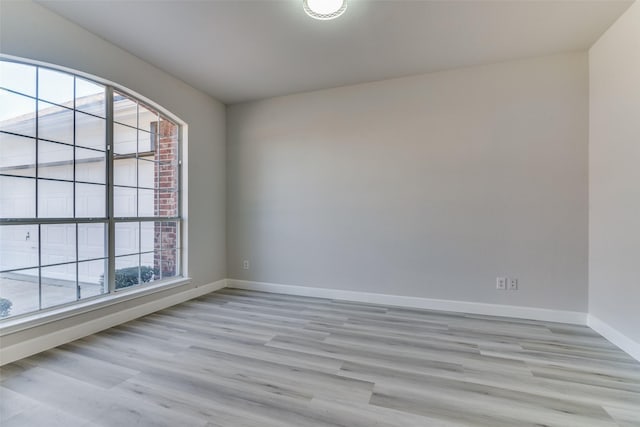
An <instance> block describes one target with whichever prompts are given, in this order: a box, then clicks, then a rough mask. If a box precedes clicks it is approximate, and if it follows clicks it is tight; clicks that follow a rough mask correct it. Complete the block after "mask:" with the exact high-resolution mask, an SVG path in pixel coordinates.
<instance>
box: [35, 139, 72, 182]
mask: <svg viewBox="0 0 640 427" xmlns="http://www.w3.org/2000/svg"><path fill="white" fill-rule="evenodd" d="M38 176H39V177H40V178H54V179H65V180H69V181H73V147H72V146H70V145H63V144H56V143H54V142H46V141H39V142H38Z"/></svg>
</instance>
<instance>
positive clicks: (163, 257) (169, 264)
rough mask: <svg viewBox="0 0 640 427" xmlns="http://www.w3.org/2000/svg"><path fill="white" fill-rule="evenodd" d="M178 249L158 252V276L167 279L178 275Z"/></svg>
mask: <svg viewBox="0 0 640 427" xmlns="http://www.w3.org/2000/svg"><path fill="white" fill-rule="evenodd" d="M179 253H180V252H179V250H178V249H171V250H166V251H162V252H160V262H159V264H160V277H161V278H163V279H167V278H170V277H176V276H177V275H178V271H179V270H178V268H179V267H178V266H179V261H180V258H179Z"/></svg>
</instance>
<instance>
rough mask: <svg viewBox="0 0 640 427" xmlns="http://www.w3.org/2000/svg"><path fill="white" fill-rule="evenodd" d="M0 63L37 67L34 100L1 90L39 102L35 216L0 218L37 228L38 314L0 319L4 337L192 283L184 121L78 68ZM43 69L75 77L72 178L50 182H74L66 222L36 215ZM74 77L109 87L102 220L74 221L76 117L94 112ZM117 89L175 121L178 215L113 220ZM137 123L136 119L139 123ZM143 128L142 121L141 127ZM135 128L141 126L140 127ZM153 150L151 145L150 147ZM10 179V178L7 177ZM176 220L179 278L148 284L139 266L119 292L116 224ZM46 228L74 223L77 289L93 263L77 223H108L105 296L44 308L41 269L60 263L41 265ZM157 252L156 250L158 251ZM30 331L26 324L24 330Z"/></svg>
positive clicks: (28, 62) (30, 62)
mask: <svg viewBox="0 0 640 427" xmlns="http://www.w3.org/2000/svg"><path fill="white" fill-rule="evenodd" d="M0 61H2V62H13V63H18V64H24V65H29V66H33V67H36V74H35V76H36V93H35V95H33V96H31V95H29V94H25V93H21V92H16V91H14V90H11V89H5V88H3V89H2V90H3V91H5V90H6V91H9V92H11V93H14V94H19V95H22V96H27V97H29V98H31V99H33V100H35V102H36V110H35V111H36V118H35V120H36V122H35V123H36V124H35V126H36V133H35V136H33V137H29V138H31V139H33V140H34V142H35V147H36V149H35V156H36V157H35V164H34V166H35V172H34V176H33V177H32V178H33V179H34V180H35V182H36V185H35V196H34V197H35V201H34V202H35V214H34V217H33V218H0V225H3V226H5V225H37V226H38V236H37V237H38V265H37V266H35V267H33V266H32V267H29V268H28V269H35V268H37V269H38V280H37V282H38V307H39V308H38V309H37V310H34V311H30V312H25V313H20V314H16V315H13V316H8V317H6V318H2V319H0V331H1V332H2V333H0V336H2V335H4V334H5V333H7V332H8V331H6V330H5V329H6V328H5V326H7V327H10V329H12V330H13V329H16V327H18V328H19V325H21V324H25V325H26V324H31V323H33V322H34V321H35V322H37V323H41V322H40V321H41V320H42V319H45V318H47V317H48V316H49V315H52V320H55V318H59V317H66V316H65V313H67V314H69V315H75V314H74V313H78V312H86V311H90V310H92V309H93V308H92V307H95V308H100V307H102V306H105V305H111V304H113V303H114V302H117V301H120V300H122V301H125V300H128V299H131V298H135V297H137V296H138V295H146V294H149V293H154V292H159V291H162V290H165V289H169V288H172V287H175V286H179V285H181V284H184V283H189V282H190V278H189V277H188V272H187V262H186V254H187V247H186V236H187V223H186V214H185V212H186V206H185V204H186V194H187V184H186V173H185V171H184V169H185V166H186V165H185V163H186V162H185V161H184V160H183V159H185V157H186V156H185V154H186V147H185V146H186V130H187V124H186V123H185V122H184V121H183V120H181V119H180V118H178V117H177V116H176V115H174V114H172V113H171V112H169V111H168V110H166V109H165V108H164V107H162V106H160V105H158V104H156V103H155V102H153V101H151V100H149V99H148V98H146V97H144V96H142V95H140V94H138V93H136V92H134V91H132V90H130V89H128V88H125V87H123V86H121V85H119V84H117V83H114V82H111V81H108V80H106V79H103V78H100V77H98V76H94V75H90V74H87V73H84V72H81V71H78V70H73V69H69V68H66V67H61V66H57V65H54V64H49V63H44V62H40V61H35V60H30V59H26V58H20V57H15V56H11V55H5V54H0ZM40 69H48V70H53V71H56V72H62V73H66V74H68V75H70V76H72V77H73V78H74V100H73V106H72V107H68V106H63V107H65V108H67V109H69V110H70V111H72V112H73V115H74V119H73V133H74V137H73V142H72V144H66V145H70V146H71V147H73V161H72V162H73V163H72V165H73V179H72V181H67V180H61V179H54V178H52V179H48V180H51V181H62V182H71V183H72V184H73V214H72V215H71V216H70V217H62V218H46V217H40V218H39V217H38V209H37V206H38V187H39V186H38V180H39V179H40V177H39V176H38V168H39V163H38V160H39V159H38V151H39V150H38V143H39V141H40V138H39V135H38V132H39V128H38V116H39V115H38V114H37V113H38V106H37V105H38V104H37V103H38V102H39V101H41V100H40V98H39V95H40V93H39V88H38V81H39V80H38V76H39V73H40ZM76 78H81V79H83V80H87V81H89V82H92V83H96V84H99V85H102V86H104V87H105V111H104V120H105V147H104V151H100V150H95V151H96V152H101V153H104V155H105V181H104V184H103V185H104V188H105V216H104V217H76V183H81V184H82V183H83V181H77V180H76V161H77V159H76V147H79V148H86V147H83V146H78V145H76V136H75V135H76V130H77V128H76V114H77V112H81V113H83V114H91V113H87V112H85V111H82V110H78V109H77V105H76V93H75V91H76V89H75V81H76ZM114 91H117V92H118V93H119V94H121V95H124V96H126V97H128V98H130V99H132V100H134V101H135V102H136V103H137V105H141V106H144V107H147V108H151V109H152V110H154V111H157V112H158V119H159V120H160V119H165V120H168V121H170V122H171V123H173V124H174V125H175V126H176V128H177V135H176V138H177V153H176V156H177V164H176V178H175V179H176V187H175V190H176V192H177V201H176V203H177V207H176V215H175V216H161V215H157V216H151V217H149V216H144V217H142V216H133V217H115V216H114V188H115V187H116V186H115V183H114V158H115V154H114V153H115V150H114ZM42 102H47V103H49V104H52V105H55V106H58V107H59V106H60V104H55V103H51V102H49V101H46V100H42ZM136 111H138V107H137V106H136ZM92 115H93V116H95V117H98V116H97V115H96V114H92ZM137 120H138V119H137ZM138 125H139V123H138ZM136 129H137V127H136ZM2 133H3V134H9V135H17V136H24V135H20V134H16V133H12V132H4V131H3V132H2ZM158 140H159V135H158V136H157V140H156V144H157V143H158ZM43 141H48V140H43ZM152 148H153V147H152ZM138 156H139V153H138V152H137V151H136V153H135V158H136V159H138ZM3 175H7V174H3ZM9 176H10V175H9ZM137 180H138V177H137V176H136V192H137V193H138V188H137V187H138V185H137V184H138V182H137ZM138 213H139V212H138V209H136V215H137V214H138ZM169 221H170V222H176V223H177V234H178V235H177V237H176V247H175V250H176V260H175V261H176V272H175V276H172V277H169V278H166V279H160V280H154V281H150V282H143V281H142V280H140V278H141V273H140V268H139V269H138V277H139V281H138V283H137V284H136V285H135V286H130V287H123V288H119V289H117V288H116V281H115V275H116V260H117V256H116V239H115V228H116V224H118V223H126V222H138V223H140V224H141V223H143V222H150V223H154V224H155V223H157V222H160V223H164V222H169ZM48 224H67V225H68V224H73V225H75V233H76V239H75V246H76V248H75V255H76V256H75V260H74V261H73V263H75V268H76V275H75V280H76V289H77V288H78V287H79V286H80V282H79V275H78V264H79V262H84V261H91V259H87V260H84V259H83V260H82V261H80V260H79V258H78V254H79V252H78V245H79V239H78V225H79V224H104V225H105V242H104V245H105V252H104V253H105V257H104V261H105V264H106V265H105V271H104V278H105V286H104V287H103V291H102V293H101V294H98V295H94V296H89V297H86V298H79V294H78V295H77V296H76V299H75V300H74V301H69V302H65V303H61V304H57V305H54V306H50V307H45V308H42V269H43V268H47V267H50V266H55V265H56V264H51V265H49V264H45V265H43V263H42V255H41V253H42V238H41V237H42V236H41V225H48ZM154 250H155V248H154ZM137 255H138V263H139V267H140V257H141V256H142V249H141V248H139V250H138V253H137ZM98 259H99V260H102V258H98ZM62 264H68V263H62ZM26 269H27V268H18V269H12V270H6V271H20V270H26ZM25 327H26V326H25Z"/></svg>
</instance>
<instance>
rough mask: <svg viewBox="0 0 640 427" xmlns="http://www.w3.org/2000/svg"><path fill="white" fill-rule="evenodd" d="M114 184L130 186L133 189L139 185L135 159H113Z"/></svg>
mask: <svg viewBox="0 0 640 427" xmlns="http://www.w3.org/2000/svg"><path fill="white" fill-rule="evenodd" d="M113 183H114V184H115V185H128V186H131V187H135V186H136V185H137V180H136V159H135V157H134V158H131V157H125V158H122V157H121V158H114V159H113Z"/></svg>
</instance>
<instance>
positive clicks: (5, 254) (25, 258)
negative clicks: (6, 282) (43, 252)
mask: <svg viewBox="0 0 640 427" xmlns="http://www.w3.org/2000/svg"><path fill="white" fill-rule="evenodd" d="M37 266H38V226H37V225H0V271H4V270H15V269H17V268H25V267H37Z"/></svg>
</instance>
